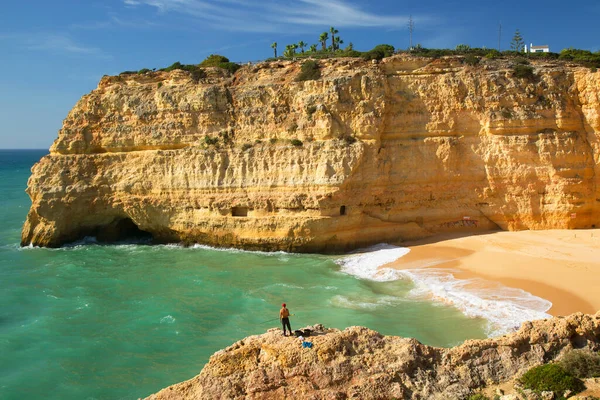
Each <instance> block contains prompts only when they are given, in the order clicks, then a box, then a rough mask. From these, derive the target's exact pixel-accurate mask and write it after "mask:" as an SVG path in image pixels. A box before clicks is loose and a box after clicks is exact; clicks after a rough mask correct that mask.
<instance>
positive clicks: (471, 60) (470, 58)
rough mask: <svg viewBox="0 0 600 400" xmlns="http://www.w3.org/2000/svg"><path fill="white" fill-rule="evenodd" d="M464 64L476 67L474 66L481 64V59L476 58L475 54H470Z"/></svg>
mask: <svg viewBox="0 0 600 400" xmlns="http://www.w3.org/2000/svg"><path fill="white" fill-rule="evenodd" d="M464 62H465V64H467V65H472V66H474V65H477V64H479V57H477V56H474V55H473V54H468V55H467V56H465V58H464Z"/></svg>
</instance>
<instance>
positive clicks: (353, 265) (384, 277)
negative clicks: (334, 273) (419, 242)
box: [335, 243, 410, 282]
mask: <svg viewBox="0 0 600 400" xmlns="http://www.w3.org/2000/svg"><path fill="white" fill-rule="evenodd" d="M409 252H410V249H408V248H406V247H398V246H392V245H389V244H386V243H382V244H378V245H375V246H371V247H368V248H366V249H362V250H358V252H357V253H356V254H351V255H348V256H345V257H342V258H339V259H337V260H335V263H336V264H338V265H339V266H340V267H341V271H342V272H345V273H346V274H348V275H354V276H356V277H359V278H362V279H368V280H372V281H379V282H387V281H395V280H398V279H400V278H401V276H400V275H399V274H398V271H397V270H395V269H392V268H380V267H381V266H383V265H385V264H389V263H391V262H394V261H396V260H397V259H399V258H400V257H402V256H405V255H406V254H408V253H409Z"/></svg>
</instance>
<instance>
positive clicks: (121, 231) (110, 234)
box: [95, 218, 153, 243]
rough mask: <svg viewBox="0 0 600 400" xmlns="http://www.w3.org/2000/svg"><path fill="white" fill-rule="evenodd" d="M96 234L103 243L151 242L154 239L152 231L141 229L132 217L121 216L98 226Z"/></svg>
mask: <svg viewBox="0 0 600 400" xmlns="http://www.w3.org/2000/svg"><path fill="white" fill-rule="evenodd" d="M95 236H96V239H97V240H98V242H102V243H114V242H129V243H150V242H152V239H153V237H152V234H151V233H150V232H146V231H143V230H141V229H140V228H139V227H138V226H137V225H136V224H135V222H133V221H132V220H131V218H121V219H118V220H116V221H113V222H111V223H110V224H108V225H105V226H102V227H98V228H97V231H96V235H95Z"/></svg>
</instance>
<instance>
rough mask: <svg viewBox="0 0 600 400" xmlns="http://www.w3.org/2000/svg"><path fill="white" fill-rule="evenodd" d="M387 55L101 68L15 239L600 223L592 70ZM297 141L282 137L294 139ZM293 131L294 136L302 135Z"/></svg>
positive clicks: (271, 244)
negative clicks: (310, 63)
mask: <svg viewBox="0 0 600 400" xmlns="http://www.w3.org/2000/svg"><path fill="white" fill-rule="evenodd" d="M511 63H512V61H510V60H482V62H481V63H480V64H479V65H478V66H468V65H465V64H463V63H462V59H461V58H460V57H450V58H443V59H436V60H432V59H427V58H415V57H407V56H394V57H391V58H387V59H385V60H383V61H382V62H380V63H375V64H374V63H371V62H366V61H363V60H361V59H331V60H323V61H319V64H320V69H321V78H320V79H318V80H313V81H305V82H296V81H295V78H296V76H298V73H299V69H300V65H301V64H300V62H291V61H278V62H265V63H260V64H257V65H250V66H244V67H242V68H241V69H240V70H238V71H237V72H236V73H235V74H234V75H230V74H229V73H228V72H226V71H224V70H220V69H208V70H207V74H206V76H205V77H203V78H201V79H200V80H199V81H196V80H194V77H192V75H191V74H190V73H188V72H186V71H182V70H176V71H172V72H149V73H146V74H141V75H138V74H133V75H119V76H112V77H109V76H105V77H103V78H102V80H101V81H100V84H99V85H98V88H97V89H95V90H93V91H92V92H91V93H90V94H88V95H85V96H83V98H82V99H81V100H80V101H79V102H78V103H77V105H76V106H75V107H74V108H73V110H71V112H70V113H69V115H68V116H67V118H66V119H65V121H64V124H63V127H62V129H61V130H60V132H59V136H58V138H57V140H56V141H55V142H54V144H53V146H52V148H51V149H50V155H48V156H46V157H44V158H43V159H42V160H41V161H40V162H39V163H37V164H36V165H35V167H34V168H33V170H32V176H31V178H30V180H29V183H28V189H27V192H28V194H29V195H30V197H31V200H32V206H31V210H30V212H29V215H28V217H27V221H26V223H25V225H24V227H23V233H22V245H28V244H33V245H39V246H59V245H61V244H63V243H65V242H69V241H73V240H76V239H78V238H81V237H82V236H85V235H96V236H98V237H99V238H100V239H102V238H104V239H106V240H114V239H118V238H120V237H122V236H126V235H128V234H133V233H143V232H145V233H147V234H148V235H151V236H152V237H153V238H154V240H155V241H156V242H187V243H195V242H198V243H206V244H210V245H217V246H235V247H243V248H248V249H263V250H287V251H314V252H328V251H342V250H346V249H348V248H353V247H358V246H364V245H368V244H372V243H377V242H382V241H398V240H401V239H415V238H420V237H426V236H429V235H433V234H437V233H442V232H448V231H483V230H491V229H505V230H520V229H552V228H591V227H595V226H596V225H597V224H599V223H600V184H599V182H600V74H599V73H593V72H591V71H590V70H589V69H588V68H583V67H578V66H574V65H569V64H565V63H562V62H558V61H555V62H540V61H535V62H533V65H532V66H533V69H534V72H535V75H534V77H533V78H531V79H528V78H518V77H516V76H515V75H514V71H513V69H512V66H511ZM294 139H295V140H297V141H295V142H294V143H295V144H296V145H294V144H292V141H294ZM300 142H301V143H300Z"/></svg>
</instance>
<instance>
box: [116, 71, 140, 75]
mask: <svg viewBox="0 0 600 400" xmlns="http://www.w3.org/2000/svg"><path fill="white" fill-rule="evenodd" d="M133 74H137V71H123V72H121V73H120V74H119V75H133Z"/></svg>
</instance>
